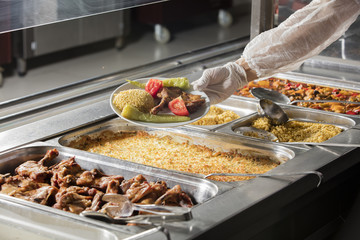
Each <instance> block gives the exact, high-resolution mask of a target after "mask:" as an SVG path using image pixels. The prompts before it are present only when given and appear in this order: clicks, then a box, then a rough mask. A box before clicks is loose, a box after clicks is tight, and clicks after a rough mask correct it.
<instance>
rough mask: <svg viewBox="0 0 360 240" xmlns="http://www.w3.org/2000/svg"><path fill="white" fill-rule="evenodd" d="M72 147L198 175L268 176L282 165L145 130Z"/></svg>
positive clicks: (110, 134)
mask: <svg viewBox="0 0 360 240" xmlns="http://www.w3.org/2000/svg"><path fill="white" fill-rule="evenodd" d="M69 146H70V147H73V148H77V149H81V150H85V151H88V152H93V153H98V154H102V155H106V156H109V157H114V158H119V159H123V160H127V161H131V162H136V163H141V164H145V165H150V166H154V167H159V168H164V169H169V170H177V171H183V172H190V173H198V174H204V175H207V174H210V173H265V172H267V171H269V170H271V169H273V168H275V167H276V166H278V165H279V163H275V162H274V161H273V160H271V159H270V158H268V157H265V156H264V157H253V156H247V155H243V154H241V153H238V151H236V152H235V151H233V152H221V151H215V150H213V149H211V148H209V147H206V146H202V145H195V144H190V143H189V142H182V143H179V142H178V141H175V140H173V138H172V137H170V136H157V135H151V134H149V133H147V132H144V131H135V132H112V131H104V132H102V133H101V134H100V135H99V136H97V137H94V138H90V137H88V136H86V137H82V138H81V139H79V140H78V141H73V142H71V143H70V145H69ZM250 178H251V177H225V176H214V177H211V179H213V180H216V181H227V182H230V181H241V180H247V179H250Z"/></svg>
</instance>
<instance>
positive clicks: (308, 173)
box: [204, 171, 323, 187]
mask: <svg viewBox="0 0 360 240" xmlns="http://www.w3.org/2000/svg"><path fill="white" fill-rule="evenodd" d="M311 174H313V175H316V176H317V177H318V178H319V182H318V184H317V187H319V186H320V184H321V182H322V179H323V174H322V173H321V172H318V171H303V172H287V173H284V172H282V173H261V174H260V173H259V174H258V173H211V174H208V175H206V176H204V178H209V177H212V176H226V177H282V176H295V175H311Z"/></svg>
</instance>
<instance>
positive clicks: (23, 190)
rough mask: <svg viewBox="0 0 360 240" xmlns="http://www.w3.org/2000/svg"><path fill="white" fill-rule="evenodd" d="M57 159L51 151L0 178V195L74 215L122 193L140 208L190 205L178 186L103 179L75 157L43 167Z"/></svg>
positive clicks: (143, 180) (135, 179)
mask: <svg viewBox="0 0 360 240" xmlns="http://www.w3.org/2000/svg"><path fill="white" fill-rule="evenodd" d="M56 156H58V152H57V150H56V149H53V150H50V151H48V152H47V153H46V155H45V156H44V158H43V159H41V160H40V161H38V162H35V161H28V163H27V162H25V163H23V164H21V165H20V166H19V167H18V168H17V170H16V173H17V174H18V175H15V176H10V174H2V175H0V187H1V190H0V193H2V194H6V195H9V196H14V197H17V198H21V199H25V200H28V201H32V202H36V203H40V204H43V205H47V206H52V207H54V208H57V209H61V210H64V211H68V212H72V213H76V214H79V213H81V212H82V211H84V210H93V211H102V209H104V206H106V205H105V204H112V203H105V202H104V201H103V200H102V197H103V195H104V194H105V193H117V194H120V193H122V194H125V196H127V197H128V198H129V199H130V200H131V201H132V202H134V203H142V204H154V203H157V204H163V205H164V204H168V203H170V204H171V205H180V206H182V205H186V204H190V203H191V199H190V198H189V197H188V196H187V195H186V194H185V193H183V192H182V191H181V189H180V186H178V187H177V188H176V189H175V187H174V188H173V189H171V191H170V190H168V188H167V186H166V183H165V182H163V181H158V182H155V183H154V182H148V181H147V180H146V178H145V177H144V176H142V175H137V176H135V177H133V178H131V179H129V180H124V178H123V177H122V176H119V175H105V174H103V173H102V172H100V171H99V170H97V169H93V170H91V171H85V170H83V169H82V168H81V167H80V165H78V164H77V163H76V162H75V159H74V157H71V158H69V159H66V160H62V161H61V162H59V163H58V164H55V165H53V166H51V167H46V166H44V163H45V162H46V161H49V160H51V159H53V158H55V157H56ZM183 195H184V196H183ZM186 196H187V198H186ZM191 204H192V203H191Z"/></svg>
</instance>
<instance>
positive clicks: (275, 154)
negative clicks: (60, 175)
mask: <svg viewBox="0 0 360 240" xmlns="http://www.w3.org/2000/svg"><path fill="white" fill-rule="evenodd" d="M105 131H110V132H114V133H118V132H120V133H126V132H134V131H135V132H136V131H145V132H146V133H148V134H150V135H156V136H160V137H164V136H169V137H171V139H172V140H173V141H175V142H176V143H179V144H180V143H187V144H194V145H201V146H205V147H208V148H210V149H214V150H216V151H221V152H234V151H235V152H240V153H241V154H243V155H247V156H252V157H267V158H270V159H271V160H272V161H274V162H276V163H280V164H282V163H285V162H287V161H288V160H290V159H292V158H294V157H295V156H296V155H297V154H300V153H303V152H304V151H307V150H308V148H298V147H296V148H295V147H288V146H281V145H279V144H274V143H271V142H269V143H263V142H259V141H257V140H249V139H247V138H243V137H241V136H234V137H231V138H229V137H227V136H224V135H223V134H217V133H216V132H209V131H196V130H194V129H189V128H176V129H156V128H148V127H142V126H136V125H132V124H128V123H127V122H125V121H123V120H121V119H114V120H110V121H107V122H103V123H101V124H97V125H94V126H91V127H88V128H84V129H82V130H78V131H74V132H72V133H69V134H66V135H64V136H62V137H60V138H58V139H54V140H52V144H55V143H57V144H60V145H62V146H66V147H68V146H69V145H70V143H71V142H72V141H78V140H79V139H82V138H84V137H89V138H90V139H93V138H96V137H97V136H99V135H100V134H101V133H103V132H105ZM118 161H119V162H124V164H125V163H126V164H136V163H131V162H129V161H124V160H120V159H119V160H118ZM140 165H142V164H140ZM142 166H145V165H142ZM155 169H159V168H155ZM164 171H167V172H168V173H169V174H170V173H171V174H172V173H173V172H178V173H181V174H186V175H191V176H195V177H198V178H203V177H204V175H202V174H196V173H189V172H179V171H175V170H164ZM190 193H191V192H190Z"/></svg>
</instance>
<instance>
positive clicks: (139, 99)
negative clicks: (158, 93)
mask: <svg viewBox="0 0 360 240" xmlns="http://www.w3.org/2000/svg"><path fill="white" fill-rule="evenodd" d="M113 103H114V105H115V106H116V107H117V108H118V109H119V110H120V111H122V110H123V108H124V107H125V106H126V104H129V105H132V106H134V107H135V108H137V109H138V110H139V111H141V112H144V113H148V112H150V109H152V108H153V107H154V106H155V103H154V99H153V97H152V96H151V95H150V94H149V93H148V92H146V91H145V90H142V89H129V90H125V91H121V92H119V93H118V94H116V95H115V97H114V99H113Z"/></svg>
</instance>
